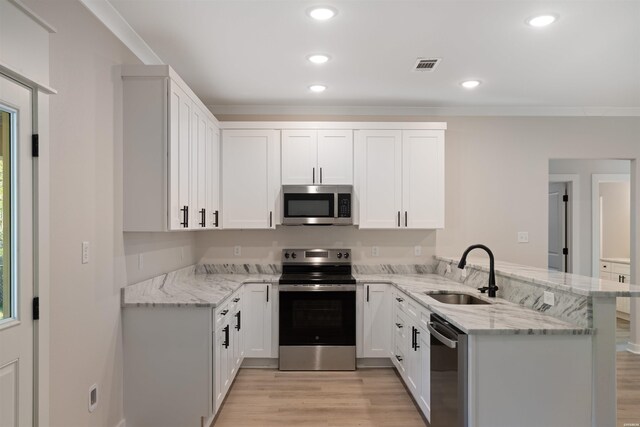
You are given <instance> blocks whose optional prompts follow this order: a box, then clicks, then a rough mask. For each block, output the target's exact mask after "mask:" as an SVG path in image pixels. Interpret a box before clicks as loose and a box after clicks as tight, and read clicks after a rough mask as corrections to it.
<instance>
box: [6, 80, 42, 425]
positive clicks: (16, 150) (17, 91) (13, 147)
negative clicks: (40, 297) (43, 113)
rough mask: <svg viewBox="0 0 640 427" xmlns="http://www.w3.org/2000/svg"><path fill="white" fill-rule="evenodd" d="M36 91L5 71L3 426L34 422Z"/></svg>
mask: <svg viewBox="0 0 640 427" xmlns="http://www.w3.org/2000/svg"><path fill="white" fill-rule="evenodd" d="M31 134H32V121H31V91H30V90H29V89H27V88H25V87H23V86H21V85H19V84H17V83H15V82H14V81H12V80H10V79H8V78H5V77H4V76H2V75H0V426H2V427H5V426H7V427H17V426H31V425H33V366H34V365H33V320H32V308H31V304H32V300H33V190H32V162H33V160H32V153H31Z"/></svg>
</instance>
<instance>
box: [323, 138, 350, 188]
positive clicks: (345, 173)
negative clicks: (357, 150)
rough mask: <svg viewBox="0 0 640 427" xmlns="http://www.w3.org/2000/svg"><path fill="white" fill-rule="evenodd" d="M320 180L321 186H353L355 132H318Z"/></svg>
mask: <svg viewBox="0 0 640 427" xmlns="http://www.w3.org/2000/svg"><path fill="white" fill-rule="evenodd" d="M318 179H319V180H320V184H327V185H351V184H353V131H352V130H320V131H318Z"/></svg>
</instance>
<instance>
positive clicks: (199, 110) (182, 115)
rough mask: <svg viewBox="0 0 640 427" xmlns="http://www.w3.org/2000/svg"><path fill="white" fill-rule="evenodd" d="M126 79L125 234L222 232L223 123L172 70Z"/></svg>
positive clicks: (129, 74) (146, 70)
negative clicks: (221, 170) (220, 194)
mask: <svg viewBox="0 0 640 427" xmlns="http://www.w3.org/2000/svg"><path fill="white" fill-rule="evenodd" d="M121 75H122V80H123V138H124V143H123V164H124V176H123V179H124V183H123V184H124V185H123V187H124V224H123V229H124V231H169V230H202V229H216V228H219V225H220V223H219V218H218V217H219V209H220V208H219V191H220V188H219V174H220V157H219V156H220V142H219V141H220V132H219V130H218V122H217V120H216V119H215V117H214V116H213V114H211V112H210V111H209V110H208V109H207V108H206V107H205V106H204V104H203V103H202V102H201V101H200V100H199V99H198V98H197V97H196V96H195V94H194V93H193V92H192V91H191V89H189V87H188V86H187V85H186V84H185V83H184V81H182V79H180V77H179V76H178V75H177V74H176V73H175V72H174V71H173V70H172V69H171V68H170V67H169V66H166V65H132V66H123V67H122V70H121Z"/></svg>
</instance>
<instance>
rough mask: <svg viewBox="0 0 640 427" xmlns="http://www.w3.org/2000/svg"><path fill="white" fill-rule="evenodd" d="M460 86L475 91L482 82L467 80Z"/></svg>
mask: <svg viewBox="0 0 640 427" xmlns="http://www.w3.org/2000/svg"><path fill="white" fill-rule="evenodd" d="M460 84H461V85H462V87H463V88H465V89H473V88H476V87H478V86H479V85H480V80H465V81H463V82H462V83H460Z"/></svg>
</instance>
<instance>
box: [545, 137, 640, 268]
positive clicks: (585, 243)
mask: <svg viewBox="0 0 640 427" xmlns="http://www.w3.org/2000/svg"><path fill="white" fill-rule="evenodd" d="M576 151H578V150H576ZM639 151H640V150H639ZM614 153H615V151H614V149H612V150H611V152H610V154H609V155H606V156H603V157H602V159H598V160H587V159H580V157H581V156H580V155H579V153H577V152H576V153H575V157H576V158H573V159H567V158H565V159H551V160H550V161H549V173H550V174H575V175H578V176H579V179H580V194H576V195H575V197H577V198H578V204H579V209H580V225H579V227H576V230H577V232H578V233H580V236H579V237H580V271H576V272H575V273H577V274H582V275H585V276H591V272H592V268H591V264H592V252H591V249H592V248H591V244H592V241H591V230H592V228H591V225H592V221H591V217H592V205H591V195H592V193H591V175H593V174H628V173H630V168H631V162H630V161H628V160H612V158H614V159H615V158H616V157H619V156H616V155H615V154H614ZM637 156H640V153H638V154H637ZM607 159H608V160H607Z"/></svg>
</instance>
